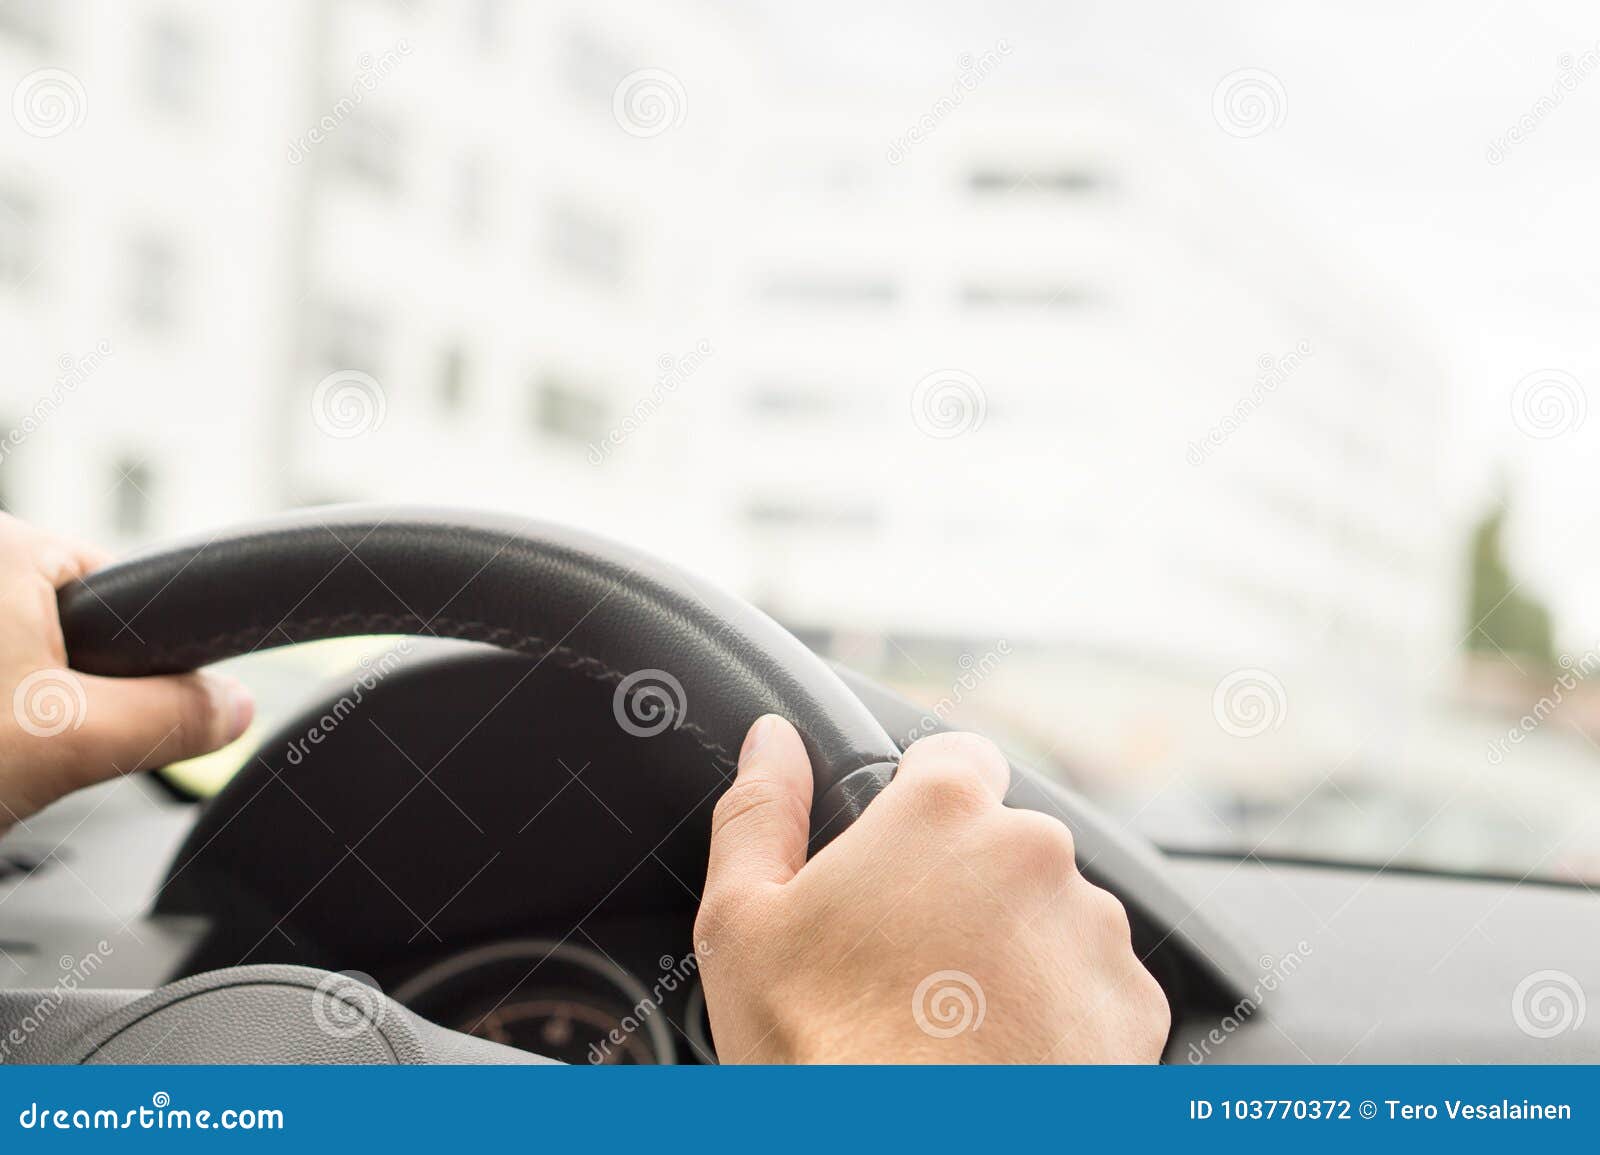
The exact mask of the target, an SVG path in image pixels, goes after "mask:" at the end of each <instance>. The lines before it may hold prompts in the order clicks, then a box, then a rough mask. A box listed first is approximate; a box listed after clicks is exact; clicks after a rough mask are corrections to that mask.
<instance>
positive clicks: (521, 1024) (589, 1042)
mask: <svg viewBox="0 0 1600 1155" xmlns="http://www.w3.org/2000/svg"><path fill="white" fill-rule="evenodd" d="M626 1019H627V1011H626V1010H625V1009H619V1008H616V1007H611V1006H601V1005H596V1000H594V999H592V998H591V997H589V996H573V997H569V998H532V999H519V1000H516V1001H514V1002H508V1003H505V1004H503V1005H501V1006H499V1007H496V1008H495V1009H493V1010H491V1011H489V1012H488V1013H487V1014H483V1015H479V1016H476V1017H474V1018H472V1019H471V1020H470V1021H467V1022H463V1023H460V1024H459V1025H457V1027H456V1030H458V1031H465V1032H467V1033H468V1034H473V1035H477V1036H479V1037H480V1038H484V1039H492V1040H493V1041H495V1042H497V1043H504V1044H505V1045H506V1046H508V1047H517V1048H519V1049H521V1050H524V1051H533V1052H534V1053H535V1054H540V1055H544V1056H545V1057H546V1058H550V1059H559V1060H560V1061H561V1062H563V1063H595V1064H607V1065H610V1064H617V1063H625V1064H628V1063H632V1064H637V1063H655V1062H658V1061H659V1060H658V1059H657V1058H656V1055H655V1053H654V1052H653V1051H652V1050H651V1048H650V1044H649V1042H648V1040H646V1039H643V1038H640V1037H639V1035H638V1033H637V1032H636V1031H629V1030H628V1029H627V1023H626ZM617 1039H620V1040H621V1042H620V1043H618V1042H616V1041H615V1040H617Z"/></svg>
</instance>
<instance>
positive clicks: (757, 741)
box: [706, 714, 811, 894]
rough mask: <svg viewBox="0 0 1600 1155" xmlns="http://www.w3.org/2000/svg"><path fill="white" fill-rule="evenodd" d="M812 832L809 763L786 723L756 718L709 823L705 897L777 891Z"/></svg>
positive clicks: (800, 859) (800, 860)
mask: <svg viewBox="0 0 1600 1155" xmlns="http://www.w3.org/2000/svg"><path fill="white" fill-rule="evenodd" d="M810 833H811V759H810V758H809V757H807V755H806V748H805V745H804V743H802V742H801V741H800V735H799V733H798V732H797V731H796V730H795V728H794V727H793V726H791V725H790V724H789V723H788V722H787V721H786V720H785V719H783V718H780V717H778V716H777V715H776V714H766V715H764V716H762V717H761V718H759V719H757V720H756V724H755V725H754V726H752V727H750V733H749V734H748V735H747V736H746V737H745V740H744V748H743V749H742V750H740V751H739V773H738V776H737V777H736V778H735V779H734V781H733V785H732V786H731V787H729V789H728V791H727V793H725V794H724V795H723V796H722V797H721V798H720V799H718V801H717V808H716V812H715V813H714V814H713V815H712V817H711V859H710V863H709V865H708V867H707V870H706V892H707V893H708V894H710V893H713V892H719V891H720V892H722V893H730V892H734V891H738V890H741V889H744V888H747V887H749V886H751V885H759V884H767V885H781V884H783V883H785V882H788V881H789V880H790V879H791V878H793V877H794V876H795V873H796V872H797V871H799V869H800V868H801V867H802V866H804V865H805V863H806V840H807V838H808V837H809V836H810Z"/></svg>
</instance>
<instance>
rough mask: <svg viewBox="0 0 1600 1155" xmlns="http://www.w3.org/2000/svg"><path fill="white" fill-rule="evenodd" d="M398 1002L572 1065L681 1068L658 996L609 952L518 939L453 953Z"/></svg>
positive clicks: (399, 991) (402, 989)
mask: <svg viewBox="0 0 1600 1155" xmlns="http://www.w3.org/2000/svg"><path fill="white" fill-rule="evenodd" d="M394 997H395V999H396V1000H397V1001H399V1002H401V1003H404V1004H405V1005H406V1006H408V1007H410V1008H411V1009H412V1010H414V1011H416V1012H417V1013H418V1014H419V1015H421V1016H422V1017H423V1018H426V1019H431V1020H432V1021H433V1022H436V1023H442V1024H444V1025H446V1026H448V1027H452V1028H454V1029H455V1030H458V1031H462V1032H464V1033H466V1034H470V1035H477V1036H478V1037H480V1038H484V1039H490V1040H493V1041H494V1042H497V1043H504V1044H505V1045H506V1046H510V1047H517V1048H519V1049H521V1050H524V1051H532V1052H533V1053H535V1054H539V1055H544V1056H545V1057H547V1058H551V1059H559V1060H560V1061H561V1062H564V1063H593V1064H596V1065H602V1064H605V1065H609V1064H617V1063H624V1064H626V1063H673V1062H676V1061H677V1058H676V1055H675V1052H674V1048H673V1043H672V1028H671V1027H670V1026H669V1025H668V1022H667V1016H666V1012H665V1011H664V1010H663V1009H662V1008H661V1007H660V1006H659V996H658V995H652V993H651V992H650V991H648V990H646V989H645V987H644V985H643V984H642V983H640V982H639V980H638V979H636V978H634V976H633V975H631V974H629V973H628V972H627V971H626V970H624V969H622V967H620V966H618V965H617V964H615V963H614V962H612V961H611V960H610V959H608V958H606V956H605V955H603V954H600V953H599V952H597V951H592V950H589V949H587V948H585V947H580V946H574V945H572V944H571V943H556V942H549V941H546V940H543V939H517V940H514V941H509V942H500V943H492V944H490V945H487V946H481V947H475V948H473V949H472V950H468V951H463V952H462V953H461V954H457V955H452V956H451V957H449V958H447V959H444V960H443V961H441V962H438V963H435V964H434V965H433V966H430V967H428V968H427V969H426V970H423V971H421V972H420V973H418V974H416V975H414V976H412V977H411V978H410V979H409V980H407V981H406V982H404V983H402V984H401V985H400V986H399V987H397V988H396V989H395V992H394Z"/></svg>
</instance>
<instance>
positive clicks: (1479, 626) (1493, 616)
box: [1467, 503, 1555, 666]
mask: <svg viewBox="0 0 1600 1155" xmlns="http://www.w3.org/2000/svg"><path fill="white" fill-rule="evenodd" d="M1505 521H1506V507H1505V505H1504V504H1503V503H1502V504H1501V505H1499V506H1497V507H1496V508H1495V509H1493V510H1491V511H1490V512H1489V513H1487V514H1485V515H1484V517H1483V519H1482V520H1481V521H1479V522H1478V524H1477V526H1476V528H1474V529H1473V531H1472V553H1471V557H1470V559H1469V562H1468V564H1469V565H1470V567H1471V573H1470V575H1469V582H1468V594H1467V628H1468V629H1469V630H1470V631H1471V632H1470V633H1469V634H1468V635H1467V647H1468V648H1469V649H1473V650H1485V651H1488V652H1490V653H1495V654H1499V653H1502V652H1503V653H1506V654H1511V655H1513V656H1517V655H1521V656H1523V657H1527V658H1531V659H1533V660H1534V661H1537V662H1540V663H1543V664H1544V665H1547V666H1549V665H1553V664H1554V662H1555V653H1554V650H1553V649H1552V647H1551V643H1550V611H1549V610H1547V609H1546V608H1545V607H1544V606H1543V605H1542V604H1541V603H1540V602H1539V601H1538V600H1536V599H1535V598H1534V597H1532V596H1531V595H1530V594H1528V593H1525V592H1524V591H1523V590H1522V589H1521V588H1519V586H1518V583H1517V581H1516V580H1515V579H1513V578H1512V576H1511V568H1510V566H1508V565H1507V564H1506V560H1505V547H1504V544H1503V542H1502V540H1501V538H1502V532H1503V530H1504V528H1505Z"/></svg>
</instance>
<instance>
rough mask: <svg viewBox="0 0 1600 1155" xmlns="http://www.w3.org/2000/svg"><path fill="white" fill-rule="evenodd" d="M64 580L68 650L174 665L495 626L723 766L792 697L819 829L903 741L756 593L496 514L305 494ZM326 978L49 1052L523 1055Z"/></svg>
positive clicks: (821, 831) (220, 987)
mask: <svg viewBox="0 0 1600 1155" xmlns="http://www.w3.org/2000/svg"><path fill="white" fill-rule="evenodd" d="M59 600H60V609H61V623H62V629H63V632H64V635H65V638H66V646H67V654H68V658H69V661H70V663H71V665H72V666H73V667H74V668H75V669H78V670H81V671H83V672H84V673H90V674H100V675H109V676H141V675H148V674H167V673H176V672H180V671H185V670H191V669H194V668H195V667H197V666H202V665H205V664H207V663H210V662H215V661H219V660H221V659H224V658H229V657H235V656H238V655H241V654H245V653H250V652H252V651H254V650H257V649H263V648H269V647H274V646H280V645H286V644H289V643H294V642H305V641H313V640H316V639H321V638H331V637H340V636H345V635H351V634H373V633H391V634H392V633H405V634H434V635H438V636H440V637H452V638H460V639H465V640H470V641H478V642H487V643H490V644H492V645H495V646H499V647H502V648H504V649H508V650H514V651H516V652H518V653H521V654H524V655H527V656H529V657H531V658H533V659H534V660H535V661H536V662H539V663H543V662H553V663H557V664H559V665H561V666H563V667H567V668H570V669H572V670H574V671H576V672H578V673H580V674H582V675H583V676H585V677H587V678H591V679H593V680H594V681H595V682H597V683H600V684H602V685H604V686H605V687H607V688H608V689H609V691H610V692H611V693H613V694H614V695H615V699H614V700H615V703H616V708H617V710H618V717H619V721H620V720H621V719H622V717H623V716H624V712H625V711H626V712H627V713H629V714H631V715H632V716H633V717H635V719H642V720H643V721H645V722H646V723H647V724H648V725H650V726H652V727H654V726H664V725H670V726H674V727H676V728H678V729H680V730H682V731H684V732H685V733H686V734H687V735H688V736H689V737H691V738H692V739H693V740H694V742H695V743H697V744H698V746H699V747H700V749H701V750H703V752H704V754H705V756H706V757H707V758H708V759H710V760H712V762H713V763H714V764H715V765H717V766H718V767H719V768H721V769H722V770H724V771H731V770H732V769H733V767H734V765H735V758H736V755H735V751H737V750H738V748H739V745H740V743H741V741H742V739H743V736H744V733H745V731H746V730H747V729H748V727H749V726H750V724H751V723H752V722H753V721H754V720H755V719H756V718H757V717H759V716H760V715H761V714H764V713H778V714H782V715H784V716H785V717H787V718H789V719H790V720H791V721H793V722H794V724H795V726H796V727H797V728H798V729H799V731H800V734H801V736H802V738H803V740H804V742H805V745H806V749H807V752H808V753H809V754H810V756H811V765H812V768H813V771H814V773H815V795H814V798H815V802H814V805H813V808H812V845H813V846H814V847H815V846H818V845H820V844H821V843H822V842H824V841H826V840H827V839H828V838H830V837H832V836H833V835H835V834H837V833H838V832H839V831H840V830H842V829H843V828H844V827H845V826H846V825H848V824H849V823H850V822H851V821H853V820H854V819H855V818H856V817H857V816H859V815H860V813H861V812H862V810H863V809H864V808H865V807H866V805H867V804H868V803H869V802H870V801H871V800H872V798H873V797H874V796H875V795H876V794H877V793H878V792H879V791H880V790H881V789H882V788H883V786H884V785H886V784H887V783H888V781H889V779H890V777H891V776H892V775H893V772H894V767H895V763H896V762H897V760H898V759H899V756H900V755H899V750H898V748H897V747H896V745H895V743H894V741H893V740H892V739H891V738H890V737H889V736H888V734H887V733H886V732H885V731H884V729H883V727H882V726H881V725H880V724H879V723H878V722H877V720H876V719H875V718H874V717H873V715H872V714H871V713H870V712H869V711H868V710H867V708H866V706H864V705H863V704H862V703H861V701H860V700H859V699H858V698H857V697H856V696H855V695H854V694H853V693H852V692H851V691H850V690H849V689H848V688H847V687H846V686H845V685H844V684H843V682H841V681H840V680H839V678H838V676H837V675H836V674H834V672H833V671H832V670H831V669H830V668H829V667H828V666H827V665H826V664H825V663H824V662H823V661H822V660H821V659H820V658H818V657H817V656H816V655H815V654H813V653H812V652H811V651H810V650H809V649H807V648H806V647H805V646H804V645H802V644H801V643H800V642H799V641H798V640H796V639H795V638H794V637H793V635H791V634H790V633H788V632H787V631H786V630H784V629H783V628H782V627H781V626H779V625H778V624H777V623H776V622H774V621H773V620H772V619H771V618H769V617H767V616H766V615H765V614H763V613H761V612H760V611H759V610H757V609H755V608H754V607H752V606H750V605H749V604H748V603H746V602H744V601H741V600H740V599H738V598H735V597H732V596H730V595H728V594H726V593H723V592H721V591H718V590H716V589H714V588H712V587H711V586H709V585H707V584H705V583H703V582H701V581H699V580H698V579H695V578H693V577H691V576H689V575H688V574H686V573H684V572H682V571H680V570H678V569H677V568H675V567H673V566H671V565H668V564H667V563H665V562H663V561H660V560H658V559H656V558H654V557H651V556H649V555H647V554H645V553H642V552H639V551H636V550H632V549H629V548H626V547H624V546H621V545H619V544H616V543H614V542H610V541H607V540H605V539H602V538H599V537H596V536H592V535H590V534H587V533H582V532H579V531H576V530H573V529H569V528H565V527H560V526H555V525H550V524H546V523H541V522H536V521H525V520H520V519H517V518H513V517H508V516H504V515H493V514H484V513H476V512H466V511H457V510H432V509H421V508H413V507H393V506H335V507H325V508H321V509H313V510H307V511H303V512H300V513H296V514H293V515H290V516H286V517H282V518H276V519H272V520H268V521H263V522H260V523H258V524H255V525H251V526H247V527H245V528H243V529H239V530H233V531H230V532H228V533H225V534H219V535H216V536H213V537H211V538H208V539H206V540H203V541H195V542H191V543H188V544H184V545H179V546H175V547H170V548H164V549H161V550H158V551H155V552H152V553H147V554H143V555H140V556H137V557H134V558H131V559H129V560H127V561H123V562H120V563H117V564H115V565H112V566H109V567H107V568H105V569H102V570H99V571H97V572H95V573H93V574H90V575H89V576H88V577H87V578H85V579H84V580H82V581H79V582H76V583H74V584H72V585H71V586H68V587H67V588H65V589H63V590H62V591H61V593H60V599H59ZM695 796H696V798H697V797H698V790H697V791H696V795H695ZM689 801H693V799H690V800H689ZM334 980H340V976H333V975H328V974H326V973H325V972H319V971H314V970H307V969H304V968H297V967H282V966H267V967H260V966H256V967H239V968H231V969H229V970H225V971H215V972H210V973H209V974H204V975H197V976H193V977H191V978H189V979H185V980H183V981H182V982H179V983H174V984H171V985H170V986H168V987H163V988H161V989H159V990H157V991H154V992H152V993H151V994H150V995H147V996H145V997H144V998H142V999H140V1000H138V1001H137V1002H136V1003H134V1004H132V1005H130V1006H128V1007H125V1008H122V1009H121V1010H119V1011H117V1012H115V1013H113V1014H111V1015H109V1016H106V1017H105V1018H103V1019H101V1020H100V1021H98V1022H93V1023H91V1024H90V1025H89V1026H88V1027H87V1028H86V1029H85V1030H84V1031H82V1032H80V1033H79V1034H78V1035H77V1036H75V1038H74V1041H73V1043H72V1045H71V1046H70V1047H69V1048H67V1049H66V1050H65V1051H64V1052H63V1053H62V1054H60V1055H59V1056H56V1060H57V1061H75V1062H83V1061H95V1062H130V1061H131V1062H137V1061H139V1058H138V1056H139V1053H140V1050H141V1048H144V1047H146V1046H147V1044H148V1043H149V1042H150V1041H151V1040H153V1039H163V1038H164V1039H166V1040H167V1041H166V1042H165V1044H164V1046H163V1048H162V1051H163V1053H162V1060H163V1061H176V1062H229V1061H233V1062H238V1061H256V1062H259V1061H272V1060H273V1059H282V1060H283V1061H293V1062H374V1061H379V1062H382V1061H390V1062H393V1061H400V1062H427V1061H455V1062H460V1061H479V1062H483V1061H525V1060H526V1056H521V1055H520V1053H517V1052H509V1051H508V1052H507V1054H506V1055H504V1056H500V1057H499V1058H498V1059H496V1058H492V1057H488V1056H489V1052H488V1051H484V1050H483V1049H482V1047H480V1043H481V1041H480V1040H475V1039H468V1038H466V1037H465V1036H459V1035H455V1034H454V1032H449V1031H444V1030H443V1029H442V1028H438V1027H433V1026H432V1025H431V1024H427V1023H424V1022H423V1021H422V1020H420V1019H416V1018H415V1016H412V1015H411V1014H410V1013H409V1012H407V1011H405V1010H404V1009H403V1008H401V1007H400V1006H399V1005H398V1004H393V1003H389V1001H388V1000H387V999H385V998H384V996H382V995H381V994H378V993H377V992H374V991H370V990H368V989H367V988H364V987H361V986H360V984H358V983H356V982H355V981H354V980H348V979H345V980H341V981H334ZM341 982H342V985H341ZM319 998H321V999H323V1000H328V999H330V998H331V999H333V1000H334V1001H335V1002H336V1003H337V1005H338V1007H339V1008H340V1014H342V1015H345V1016H348V1015H351V1014H355V1015H357V1016H360V1015H366V1016H367V1017H369V1018H371V1019H372V1020H373V1021H374V1025H375V1027H376V1028H377V1029H376V1030H374V1031H370V1032H369V1031H357V1032H348V1033H347V1039H346V1040H345V1041H346V1042H347V1043H348V1046H341V1045H340V1044H341V1040H340V1038H339V1035H340V1034H341V1032H328V1031H325V1030H320V1029H318V1027H317V1014H316V1011H317V1008H318V1004H317V1002H316V1000H317V999H319ZM169 1032H170V1033H169ZM483 1046H487V1047H490V1048H491V1049H492V1050H494V1051H499V1050H503V1048H497V1047H493V1046H492V1045H491V1044H483ZM374 1048H376V1049H374ZM263 1050H265V1052H266V1054H265V1055H264V1054H263ZM469 1052H470V1053H472V1054H473V1055H474V1056H475V1058H473V1059H464V1058H463V1056H464V1055H465V1054H467V1053H469ZM513 1056H515V1057H513Z"/></svg>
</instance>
